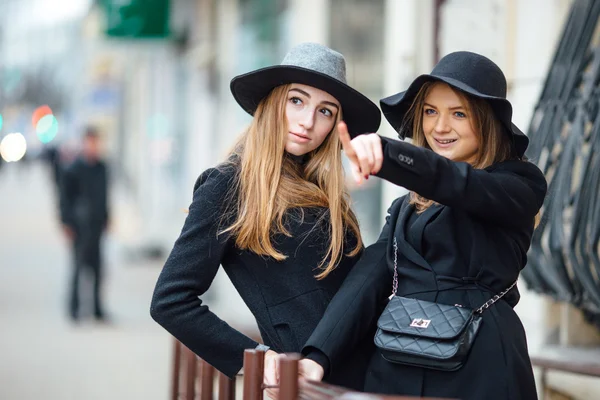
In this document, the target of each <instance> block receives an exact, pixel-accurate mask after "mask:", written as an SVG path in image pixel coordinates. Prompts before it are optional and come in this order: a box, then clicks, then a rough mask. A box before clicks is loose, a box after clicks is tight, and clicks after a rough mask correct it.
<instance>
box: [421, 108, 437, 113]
mask: <svg viewBox="0 0 600 400" xmlns="http://www.w3.org/2000/svg"><path fill="white" fill-rule="evenodd" d="M423 113H424V114H425V115H433V114H435V110H434V109H433V108H425V109H424V110H423Z"/></svg>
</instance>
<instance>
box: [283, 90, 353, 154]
mask: <svg viewBox="0 0 600 400" xmlns="http://www.w3.org/2000/svg"><path fill="white" fill-rule="evenodd" d="M340 109H341V106H340V103H339V102H338V101H337V100H336V99H335V97H333V96H332V95H330V94H329V93H327V92H324V91H323V90H320V89H317V88H314V87H312V86H307V85H300V84H293V85H292V86H291V88H290V90H289V92H288V94H287V101H286V107H285V115H286V117H287V122H288V136H287V142H286V145H285V150H286V151H287V152H288V153H290V154H293V155H296V156H302V155H304V154H306V153H308V152H311V151H313V150H314V149H316V148H317V147H319V146H320V145H321V143H323V141H324V140H325V138H326V137H327V135H328V134H329V132H331V131H332V130H333V126H334V124H335V121H336V117H337V114H338V113H339V112H340Z"/></svg>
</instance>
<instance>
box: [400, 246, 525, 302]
mask: <svg viewBox="0 0 600 400" xmlns="http://www.w3.org/2000/svg"><path fill="white" fill-rule="evenodd" d="M516 284H517V281H514V282H513V284H512V285H510V286H509V287H508V288H507V289H506V290H504V291H503V292H501V293H498V294H496V295H494V297H492V298H491V299H489V300H488V301H486V302H485V303H483V304H482V305H481V307H479V308H478V309H476V310H475V311H473V312H474V313H476V314H481V313H482V312H484V311H485V310H487V309H488V308H490V306H491V305H492V304H494V303H495V302H497V301H498V300H500V299H501V298H502V297H504V295H505V294H506V293H508V292H510V290H511V289H512V288H513V287H515V285H516ZM397 292H398V242H397V241H396V236H394V281H393V283H392V295H391V296H390V298H392V297H393V296H395V295H396V293H397Z"/></svg>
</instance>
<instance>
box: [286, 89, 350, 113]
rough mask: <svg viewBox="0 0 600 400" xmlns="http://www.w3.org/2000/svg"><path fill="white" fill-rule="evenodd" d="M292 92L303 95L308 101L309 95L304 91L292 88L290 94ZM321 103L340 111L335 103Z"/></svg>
mask: <svg viewBox="0 0 600 400" xmlns="http://www.w3.org/2000/svg"><path fill="white" fill-rule="evenodd" d="M292 91H294V92H298V93H301V94H303V95H305V96H306V97H308V98H309V99H310V94H308V93H307V92H305V91H304V90H302V89H298V88H293V89H290V92H292ZM322 103H323V104H328V105H330V106H332V107H335V108H337V109H338V110H339V109H340V107H339V106H338V105H337V104H335V103H332V102H331V101H322Z"/></svg>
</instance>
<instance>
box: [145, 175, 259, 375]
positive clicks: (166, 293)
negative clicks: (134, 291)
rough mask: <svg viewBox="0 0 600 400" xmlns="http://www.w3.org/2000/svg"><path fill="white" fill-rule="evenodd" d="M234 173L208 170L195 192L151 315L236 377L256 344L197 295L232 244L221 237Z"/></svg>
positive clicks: (207, 359) (212, 277)
mask: <svg viewBox="0 0 600 400" xmlns="http://www.w3.org/2000/svg"><path fill="white" fill-rule="evenodd" d="M233 176H234V173H233V172H232V171H225V172H224V171H222V170H218V169H209V170H207V171H205V172H204V173H203V174H202V175H201V176H200V178H198V181H197V182H196V185H195V189H194V198H193V201H192V204H191V205H190V209H189V214H188V216H187V218H186V220H185V224H184V226H183V229H182V231H181V234H180V236H179V238H178V239H177V241H176V242H175V246H174V248H173V250H172V251H171V254H170V255H169V257H168V259H167V262H166V264H165V266H164V267H163V270H162V272H161V273H160V276H159V278H158V282H157V283H156V288H155V289H154V295H153V297H152V304H151V308H150V313H151V315H152V318H154V320H155V321H156V322H158V323H159V324H160V325H162V326H163V327H164V328H165V329H166V330H167V331H169V332H170V333H171V334H172V335H173V336H175V338H177V339H178V340H179V341H180V342H182V343H183V344H184V345H185V346H187V347H188V348H189V349H191V350H192V351H193V352H194V353H196V354H197V355H198V356H199V357H201V358H202V359H203V360H205V361H207V362H208V363H210V364H211V365H213V366H214V367H215V368H217V369H218V370H219V371H221V372H223V373H224V374H226V375H227V376H229V377H233V376H235V375H236V374H237V372H238V371H239V370H240V369H241V368H242V365H243V355H244V350H245V349H248V348H255V347H256V346H257V345H258V343H257V342H256V341H254V340H252V339H250V338H249V337H247V336H245V335H244V334H242V333H241V332H239V331H237V330H235V329H233V328H232V327H231V326H229V325H228V324H227V323H225V322H224V321H223V320H221V319H220V318H219V317H217V316H216V315H215V314H214V313H212V312H211V311H210V310H209V309H208V307H207V306H206V305H204V304H202V300H201V299H200V298H199V296H201V295H203V294H204V293H205V292H206V291H207V289H208V288H209V287H210V285H211V283H212V281H213V279H214V277H215V275H216V273H217V270H218V268H219V265H220V264H221V260H222V259H223V257H224V256H225V253H226V250H227V248H228V246H229V240H228V239H227V238H225V237H223V236H225V235H220V236H217V232H218V229H219V224H220V222H221V218H222V212H223V207H222V205H223V204H224V203H225V202H226V201H227V200H228V192H229V187H230V186H231V182H232V179H233Z"/></svg>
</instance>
